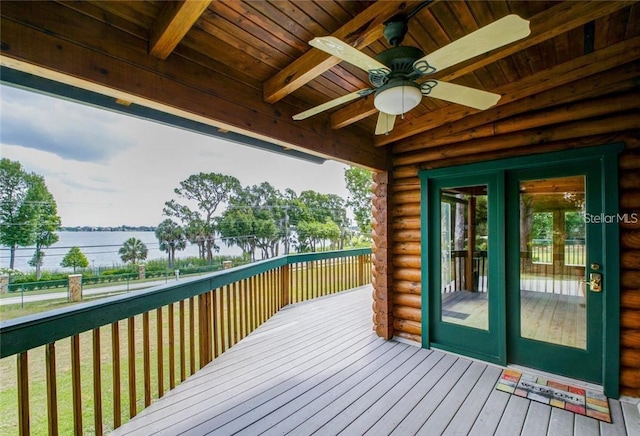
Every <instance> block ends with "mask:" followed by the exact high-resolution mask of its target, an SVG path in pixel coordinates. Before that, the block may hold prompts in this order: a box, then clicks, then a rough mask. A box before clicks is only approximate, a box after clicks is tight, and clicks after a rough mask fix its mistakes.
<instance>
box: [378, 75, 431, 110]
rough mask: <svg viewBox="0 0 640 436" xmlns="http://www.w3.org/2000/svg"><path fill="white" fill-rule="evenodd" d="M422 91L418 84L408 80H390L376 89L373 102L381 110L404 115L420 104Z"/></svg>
mask: <svg viewBox="0 0 640 436" xmlns="http://www.w3.org/2000/svg"><path fill="white" fill-rule="evenodd" d="M421 100H422V91H420V88H419V87H418V85H417V84H415V83H413V82H410V81H407V80H399V81H394V80H390V81H389V83H387V84H386V85H384V86H382V87H381V88H379V89H378V91H376V96H375V98H374V100H373V104H374V106H375V107H376V109H378V110H379V111H380V112H384V113H385V114H389V115H402V114H404V113H405V112H409V111H410V110H411V109H413V108H414V107H416V106H418V105H419V104H420V101H421Z"/></svg>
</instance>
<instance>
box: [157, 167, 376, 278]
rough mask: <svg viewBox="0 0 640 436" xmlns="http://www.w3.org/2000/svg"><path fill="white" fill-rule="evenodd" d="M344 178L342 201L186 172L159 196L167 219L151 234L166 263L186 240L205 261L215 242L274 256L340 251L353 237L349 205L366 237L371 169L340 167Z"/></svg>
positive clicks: (248, 252)
mask: <svg viewBox="0 0 640 436" xmlns="http://www.w3.org/2000/svg"><path fill="white" fill-rule="evenodd" d="M345 181H346V183H347V189H348V190H349V192H350V195H349V198H348V199H347V200H345V199H343V198H342V197H340V196H338V195H335V194H322V193H319V192H316V191H312V190H307V191H302V192H301V193H300V194H299V195H298V194H297V193H296V192H295V191H294V190H292V189H290V188H287V189H285V190H284V191H280V190H278V189H276V188H275V187H274V186H272V185H271V184H270V183H268V182H263V183H261V184H259V185H252V186H242V185H241V183H240V181H239V180H238V179H237V178H235V177H233V176H229V175H225V174H220V173H199V174H194V175H192V176H190V177H189V178H187V179H186V180H183V181H182V182H180V186H179V187H177V188H175V189H174V194H175V196H176V197H175V198H173V199H171V200H169V201H167V202H165V205H164V208H163V214H164V215H165V216H166V217H167V218H166V219H165V220H164V221H162V222H161V223H160V224H158V226H157V229H156V237H157V238H158V241H159V242H160V249H161V250H163V251H166V252H167V253H168V257H169V265H171V264H172V263H173V261H174V259H175V256H176V252H177V251H180V250H182V249H184V248H185V247H186V245H187V243H192V244H196V245H197V246H198V247H199V255H200V257H201V258H202V259H207V260H210V259H211V258H212V256H213V253H214V252H216V251H218V250H219V248H220V247H219V245H217V243H216V242H217V241H222V243H223V244H225V245H227V246H236V247H238V248H240V249H241V250H242V252H243V255H244V256H245V257H246V258H248V259H250V260H255V259H256V258H257V256H258V255H259V256H260V257H261V258H263V259H267V258H270V257H273V256H277V255H279V254H281V253H280V251H281V249H282V250H283V251H284V253H283V254H287V253H289V251H290V250H291V249H295V250H296V251H298V252H304V251H315V250H319V249H326V248H336V249H341V248H343V247H344V244H345V241H346V240H347V239H348V238H350V237H352V236H353V232H352V226H351V223H350V220H349V218H348V214H347V209H348V208H349V207H350V208H352V210H353V214H354V217H355V220H356V224H357V228H358V230H359V233H360V234H362V235H365V237H367V238H368V237H369V233H370V229H371V199H370V196H371V183H372V182H371V173H370V172H369V171H366V170H363V169H360V168H355V167H352V168H348V169H346V170H345ZM222 206H225V209H224V210H221V211H219V208H220V207H222ZM218 212H220V213H218Z"/></svg>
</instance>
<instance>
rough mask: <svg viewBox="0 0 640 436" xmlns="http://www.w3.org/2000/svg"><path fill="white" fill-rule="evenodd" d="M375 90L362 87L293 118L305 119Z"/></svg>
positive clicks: (297, 119)
mask: <svg viewBox="0 0 640 436" xmlns="http://www.w3.org/2000/svg"><path fill="white" fill-rule="evenodd" d="M371 92H373V90H372V89H361V90H360V91H356V92H352V93H351V94H347V95H343V96H342V97H338V98H335V99H333V100H330V101H328V102H326V103H322V104H321V105H319V106H316V107H312V108H311V109H308V110H306V111H304V112H300V113H299V114H295V115H294V116H293V119H294V120H296V121H299V120H304V119H305V118H309V117H310V116H313V115H316V114H319V113H320V112H324V111H326V110H327V109H331V108H334V107H336V106H340V105H341V104H344V103H347V102H349V101H351V100H355V99H357V98H360V97H362V96H365V95H368V94H371Z"/></svg>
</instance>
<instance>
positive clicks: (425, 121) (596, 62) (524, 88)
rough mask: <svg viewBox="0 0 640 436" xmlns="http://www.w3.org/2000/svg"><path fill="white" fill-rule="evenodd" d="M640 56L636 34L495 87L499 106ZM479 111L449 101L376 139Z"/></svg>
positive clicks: (409, 132) (397, 136)
mask: <svg viewBox="0 0 640 436" xmlns="http://www.w3.org/2000/svg"><path fill="white" fill-rule="evenodd" d="M638 58H640V37H635V38H632V39H628V40H626V41H623V42H620V43H618V44H614V45H612V46H610V47H607V48H606V49H602V50H598V51H595V52H593V53H590V54H588V55H584V56H582V57H579V58H576V59H574V60H572V61H569V62H565V63H564V64H560V65H557V66H555V67H553V68H549V69H547V70H543V71H540V72H539V73H536V74H532V75H530V76H528V77H525V78H524V79H522V80H520V81H519V82H517V83H513V84H508V85H505V86H502V87H500V88H498V89H494V90H492V92H495V93H498V94H501V95H502V98H501V100H500V101H499V102H498V105H497V106H503V105H505V104H507V103H510V102H513V101H516V100H520V99H522V98H525V97H528V96H530V95H534V94H537V93H539V92H542V91H545V90H547V89H549V88H554V87H557V86H560V85H563V84H566V83H569V82H572V81H574V80H578V79H581V78H584V77H588V76H591V75H593V74H596V73H599V72H602V71H606V70H609V69H611V68H615V67H617V66H619V65H621V64H624V63H628V62H630V61H633V60H635V59H638ZM477 112H478V111H477V110H475V109H469V108H466V107H464V106H456V105H449V106H447V107H445V108H443V109H441V110H440V111H438V112H435V113H430V114H427V115H425V116H423V117H420V118H418V119H416V120H415V121H414V122H413V123H404V124H400V125H398V126H396V127H395V128H394V129H393V131H392V132H390V133H389V135H386V136H384V137H377V138H376V139H375V140H374V143H375V144H376V145H377V146H382V145H386V144H390V143H392V142H395V141H398V140H400V139H404V138H407V137H409V136H413V135H416V134H418V133H421V132H425V131H427V130H430V129H433V128H435V127H438V126H441V125H444V124H446V123H451V122H454V121H457V120H460V119H462V118H464V117H465V116H468V115H471V114H474V113H477Z"/></svg>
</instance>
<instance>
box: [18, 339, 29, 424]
mask: <svg viewBox="0 0 640 436" xmlns="http://www.w3.org/2000/svg"><path fill="white" fill-rule="evenodd" d="M17 356H18V365H17V366H18V425H19V428H20V435H28V434H31V430H30V425H29V365H28V359H27V352H26V351H24V352H22V353H19V354H18V355H17Z"/></svg>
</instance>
